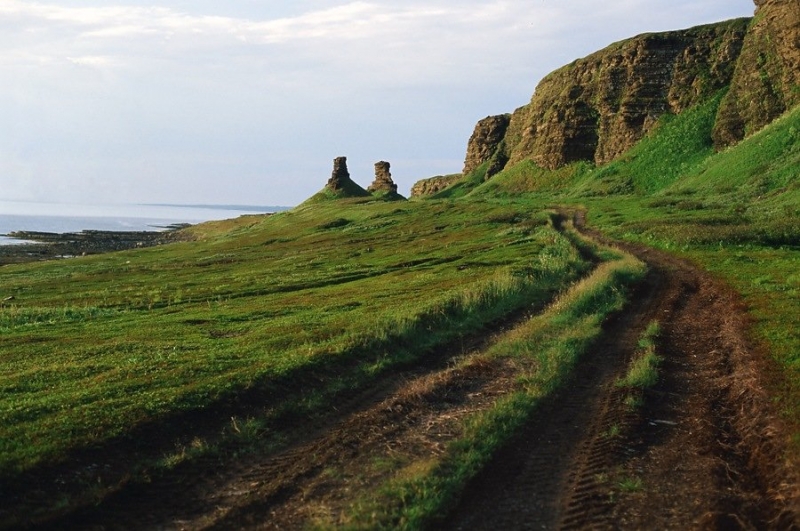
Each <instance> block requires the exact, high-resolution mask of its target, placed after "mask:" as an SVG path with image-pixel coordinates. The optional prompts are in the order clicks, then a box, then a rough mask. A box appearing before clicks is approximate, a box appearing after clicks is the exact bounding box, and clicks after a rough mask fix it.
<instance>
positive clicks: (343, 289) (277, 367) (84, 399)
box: [0, 199, 589, 474]
mask: <svg viewBox="0 0 800 531" xmlns="http://www.w3.org/2000/svg"><path fill="white" fill-rule="evenodd" d="M190 232H191V233H192V234H193V235H194V237H195V238H196V240H195V241H192V242H186V243H179V244H173V245H165V246H161V247H155V248H149V249H141V250H136V251H128V252H120V253H111V254H105V255H97V256H88V257H82V258H75V259H69V260H62V261H54V262H47V263H39V264H28V265H20V266H8V267H3V268H2V269H0V286H2V293H0V295H2V298H5V297H10V296H13V297H14V298H13V300H10V301H7V302H5V303H4V305H3V306H2V307H0V341H2V345H3V347H2V350H1V351H0V357H2V363H0V391H1V392H0V456H1V457H0V471H2V472H3V473H5V474H14V473H16V472H19V471H23V470H26V469H29V468H30V467H33V466H36V465H37V464H42V463H46V462H52V461H58V460H59V459H61V458H63V457H64V456H65V455H67V453H68V452H69V451H70V450H71V449H75V448H81V447H85V446H90V445H96V444H99V443H102V442H103V441H105V440H108V439H109V438H112V437H115V436H120V435H122V436H124V435H125V434H126V433H128V432H130V430H134V429H135V428H136V427H137V426H139V425H141V424H142V423H152V422H158V421H159V419H162V418H168V417H169V415H171V414H174V413H175V412H176V411H186V410H194V409H200V408H203V407H206V406H208V405H209V404H213V403H214V402H215V401H218V400H222V399H225V398H229V397H231V396H234V395H235V394H236V393H238V392H240V391H241V390H242V389H245V388H249V387H254V386H255V387H258V386H268V385H269V384H270V382H273V381H276V380H281V381H283V382H286V381H289V382H291V379H292V378H293V377H295V376H297V375H302V374H303V373H304V371H306V372H307V371H310V370H312V369H313V368H314V367H315V366H319V365H320V364H331V363H334V364H335V363H340V362H341V363H343V364H346V365H347V366H348V367H350V366H352V367H355V368H354V369H353V370H354V371H355V372H357V373H358V375H360V376H357V377H355V379H354V380H353V379H351V380H350V384H353V383H354V382H355V384H358V378H361V379H362V380H368V379H369V378H371V377H374V375H376V374H378V373H380V372H381V371H382V370H385V369H386V368H387V367H391V366H393V365H396V364H399V363H409V362H412V361H413V360H415V359H419V358H420V357H422V356H425V355H426V353H428V352H430V350H431V349H432V348H433V347H435V346H436V345H437V344H441V343H443V342H447V341H451V340H453V339H455V338H458V337H460V336H463V335H466V334H470V333H474V332H475V331H476V330H479V329H480V328H481V327H482V326H485V325H487V324H488V323H490V322H492V321H495V320H497V319H499V318H502V317H503V316H504V315H506V314H508V313H509V312H511V311H513V310H515V309H519V308H526V307H530V306H531V305H539V306H541V305H543V304H544V303H545V302H546V301H547V300H549V299H550V297H552V296H553V295H554V294H555V293H556V292H557V291H559V290H560V289H562V288H564V287H565V286H566V285H568V284H569V283H570V282H571V281H573V280H574V279H576V278H577V277H579V276H580V275H581V274H583V272H585V271H586V270H587V269H588V267H589V264H587V263H586V262H585V261H584V260H583V259H582V258H581V257H580V254H579V253H578V252H577V250H576V249H575V248H574V246H573V245H572V244H571V243H570V241H569V240H568V239H567V238H566V237H564V236H563V235H561V234H560V233H559V232H557V231H556V230H554V229H553V228H552V226H550V224H549V217H548V215H547V213H545V212H544V211H542V210H533V209H531V208H528V206H527V205H524V204H516V203H512V202H495V201H483V200H474V201H462V202H452V201H432V202H413V203H412V202H385V201H371V200H367V199H349V200H339V201H332V202H321V203H316V204H309V205H305V206H302V207H299V208H297V209H295V210H293V211H289V212H284V213H280V214H275V215H273V216H248V217H242V218H239V219H238V220H233V221H225V222H216V223H208V224H204V225H199V226H196V227H194V228H192V229H190ZM324 385H325V382H320V386H324Z"/></svg>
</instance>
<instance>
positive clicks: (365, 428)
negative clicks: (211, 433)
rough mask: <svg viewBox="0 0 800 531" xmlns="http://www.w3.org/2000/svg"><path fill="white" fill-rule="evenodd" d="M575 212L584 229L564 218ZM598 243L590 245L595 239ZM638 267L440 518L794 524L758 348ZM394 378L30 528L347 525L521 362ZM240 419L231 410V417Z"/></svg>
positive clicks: (703, 285)
mask: <svg viewBox="0 0 800 531" xmlns="http://www.w3.org/2000/svg"><path fill="white" fill-rule="evenodd" d="M577 221H579V222H580V221H582V220H581V219H578V220H577ZM595 237H599V236H598V235H595ZM630 250H632V251H633V252H635V253H636V254H637V255H638V256H640V258H642V259H644V260H645V261H647V263H648V264H649V265H650V268H651V270H650V273H649V275H648V277H647V279H646V281H645V282H643V283H642V285H641V286H640V287H639V288H638V291H637V292H636V294H635V297H634V300H633V303H632V304H631V306H630V307H629V308H628V309H627V310H626V311H625V312H624V313H623V314H621V315H619V316H618V317H617V318H616V319H614V320H613V321H612V322H610V323H608V324H607V327H606V329H605V333H604V338H603V340H602V341H601V342H599V343H598V344H597V345H596V346H595V348H594V349H593V351H592V352H591V353H590V355H588V356H586V357H585V358H584V361H582V362H581V364H580V365H579V366H578V367H577V369H576V371H575V373H574V375H573V376H572V378H571V380H570V382H569V383H568V384H567V385H566V386H564V387H563V389H562V390H561V391H560V392H559V393H557V394H556V396H553V397H551V398H550V399H548V400H547V402H546V403H545V404H544V405H543V406H542V407H541V408H539V410H538V411H537V413H535V414H534V416H533V418H531V419H530V421H529V422H528V423H527V425H526V427H525V428H524V430H522V432H521V433H520V434H519V435H518V436H517V437H516V438H515V439H514V440H513V441H512V442H511V443H510V444H509V445H508V446H507V447H506V448H504V449H503V450H502V451H501V452H500V453H499V454H498V455H497V456H496V458H495V459H494V461H493V462H492V463H491V464H490V465H489V466H488V467H487V468H486V469H485V470H484V472H482V473H481V474H480V475H479V476H478V477H477V478H475V480H474V481H473V482H472V483H471V484H470V485H469V486H468V488H467V490H466V492H465V493H464V494H463V496H462V498H461V501H460V503H459V504H458V505H457V506H456V507H454V509H453V511H452V512H451V514H449V515H442V522H441V524H440V525H439V524H437V527H439V526H441V527H445V528H449V529H470V530H471V529H555V528H558V529H584V528H592V529H594V528H607V529H612V528H613V529H617V528H622V529H790V528H793V526H794V527H798V526H800V520H799V519H798V514H800V508H798V505H797V503H798V499H800V498H798V494H797V485H798V483H797V482H796V481H795V476H794V475H792V471H788V470H786V469H784V468H782V465H781V463H780V460H779V459H778V456H779V455H781V453H780V452H781V450H782V446H781V445H782V439H781V434H782V433H783V431H782V428H781V426H780V425H778V424H777V423H776V421H775V420H774V419H775V418H776V417H775V415H773V414H772V412H771V410H770V404H769V400H768V397H767V396H766V394H765V393H764V392H763V390H762V389H763V386H762V382H761V381H760V379H759V378H760V376H759V375H760V374H762V369H763V367H762V365H763V363H764V361H763V358H764V357H763V356H762V355H761V354H760V353H759V352H758V351H757V350H756V349H754V348H753V347H752V346H751V345H750V344H749V343H748V342H747V341H746V336H745V332H744V331H745V330H746V329H747V326H746V325H747V321H746V318H745V317H744V312H743V310H742V308H741V307H740V306H739V304H738V303H737V299H736V297H735V296H734V295H733V294H732V293H731V292H730V291H729V290H727V289H726V288H724V287H722V286H721V285H720V284H719V283H718V282H716V281H714V280H713V279H712V278H710V277H709V276H708V275H706V274H705V273H703V272H701V271H699V270H698V269H696V268H694V267H692V265H691V264H688V263H686V262H683V261H680V260H678V259H675V258H673V257H671V256H669V255H667V254H664V253H660V252H656V251H653V250H650V249H646V248H638V247H632V248H631V249H630ZM653 319H657V320H658V321H659V322H660V323H661V327H662V336H661V338H660V340H659V346H658V348H659V352H660V354H661V355H662V356H663V357H664V362H663V364H662V366H661V374H662V378H661V380H660V382H659V384H658V385H657V387H656V388H655V389H653V390H651V391H649V392H647V393H646V394H645V395H644V396H643V397H641V398H642V401H643V403H644V405H643V406H642V407H640V408H638V409H631V408H630V407H628V406H626V405H625V404H624V392H623V391H621V390H619V389H618V388H617V387H615V386H614V382H615V380H616V379H617V378H618V377H619V376H620V375H621V374H622V373H623V372H624V371H625V368H626V365H627V362H628V361H629V360H630V358H631V357H632V356H633V354H634V352H635V350H636V343H637V340H638V338H639V337H640V335H641V333H642V331H643V329H644V328H645V326H646V325H647V323H648V322H650V321H651V320H653ZM504 333H513V330H510V331H508V332H505V331H503V330H499V331H497V332H496V334H494V335H492V336H491V337H487V338H485V339H484V341H482V342H479V343H476V344H474V345H472V346H471V347H470V348H469V349H466V350H463V349H452V350H451V351H448V352H445V353H442V354H441V358H442V359H443V360H445V362H446V361H447V360H448V359H449V360H451V361H450V363H435V364H430V365H429V366H427V367H422V368H420V369H417V370H415V371H413V372H412V371H407V372H403V373H398V374H396V375H395V376H394V377H393V378H390V379H389V380H386V381H382V382H381V383H380V384H379V385H378V387H376V388H375V389H372V390H368V391H367V392H364V393H361V394H359V395H357V396H355V397H353V398H352V399H351V400H349V401H348V402H346V403H342V404H339V405H338V407H337V408H333V410H332V411H331V412H330V415H329V416H328V418H327V419H325V420H324V422H318V423H316V424H314V425H311V426H304V425H303V422H296V423H295V424H294V425H293V426H290V427H289V428H287V435H286V436H287V437H288V438H289V439H291V440H296V441H297V442H294V443H292V444H289V445H288V446H286V447H285V448H284V449H283V450H281V451H279V452H277V453H275V452H271V453H270V452H267V451H264V452H262V453H258V452H256V453H253V452H250V453H247V454H246V455H245V456H244V457H236V456H232V457H228V458H225V459H222V458H220V459H219V460H216V459H215V460H206V461H204V462H202V463H197V464H193V465H192V467H191V468H190V469H189V470H185V469H179V471H178V472H176V474H175V475H174V476H170V477H162V478H154V479H153V481H152V482H150V483H147V484H136V485H128V486H125V487H124V488H121V489H120V491H119V493H118V494H117V495H115V496H110V497H108V498H107V499H106V500H105V501H103V502H102V503H100V504H98V505H97V506H89V507H84V508H82V509H80V510H75V511H72V512H65V513H61V514H60V515H54V516H51V517H44V518H41V519H39V520H37V522H35V523H34V524H31V526H32V527H36V526H40V527H47V528H80V529H208V528H211V529H215V528H216V529H232V528H237V529H239V528H243V529H250V528H253V529H256V528H257V529H299V528H304V527H307V526H309V525H314V524H318V525H322V526H336V525H341V524H346V523H347V520H346V517H345V516H344V515H345V510H346V509H349V508H350V506H351V503H352V501H353V500H354V499H355V498H357V497H358V495H359V494H360V493H364V492H368V491H369V490H370V489H372V488H373V487H374V486H375V485H376V484H377V483H379V482H380V481H381V480H383V479H385V478H386V477H388V476H389V475H393V474H396V473H397V472H398V470H400V471H402V470H403V469H406V468H407V469H415V468H419V467H424V465H425V463H426V462H428V461H429V460H430V458H432V457H434V456H436V455H438V454H440V453H441V452H442V451H443V449H444V447H445V445H446V443H447V441H449V440H451V439H453V438H454V437H455V436H457V435H458V434H459V432H460V429H461V428H460V425H461V422H462V420H463V419H464V418H465V417H467V416H468V415H470V414H472V413H474V412H475V411H478V410H481V409H484V408H487V407H489V406H490V405H491V404H492V403H493V402H494V401H495V400H496V398H497V396H499V395H502V394H504V393H506V392H508V391H509V390H510V389H512V388H513V387H514V381H515V379H514V375H515V372H516V370H517V369H518V367H515V366H514V365H513V363H512V362H509V361H505V362H490V361H486V360H485V359H484V358H482V357H481V356H480V353H481V351H482V349H485V348H486V346H487V345H488V344H489V343H491V342H492V341H495V340H497V339H498V338H499V337H501V336H502V334H504ZM240 418H243V417H240Z"/></svg>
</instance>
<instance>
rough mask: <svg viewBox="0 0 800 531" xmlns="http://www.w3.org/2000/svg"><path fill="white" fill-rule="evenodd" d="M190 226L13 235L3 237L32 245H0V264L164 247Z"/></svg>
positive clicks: (12, 233)
mask: <svg viewBox="0 0 800 531" xmlns="http://www.w3.org/2000/svg"><path fill="white" fill-rule="evenodd" d="M187 226H188V225H186V224H176V225H170V226H168V227H166V228H165V229H166V230H163V231H103V230H84V231H81V232H66V233H63V234H59V233H55V232H37V231H16V232H10V233H8V234H5V235H4V236H8V237H9V238H15V239H17V240H24V241H26V242H30V243H16V244H12V245H0V265H6V264H18V263H23V262H34V261H38V260H52V259H56V258H71V257H75V256H84V255H89V254H98V253H105V252H109V251H122V250H125V249H135V248H140V247H151V246H154V245H161V244H164V243H169V242H174V241H178V240H180V239H181V233H180V229H182V228H185V227H187Z"/></svg>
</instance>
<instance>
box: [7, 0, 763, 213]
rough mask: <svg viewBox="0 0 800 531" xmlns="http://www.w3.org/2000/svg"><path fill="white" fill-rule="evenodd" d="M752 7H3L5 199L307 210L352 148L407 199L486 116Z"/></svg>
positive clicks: (237, 1)
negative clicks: (628, 50) (608, 49)
mask: <svg viewBox="0 0 800 531" xmlns="http://www.w3.org/2000/svg"><path fill="white" fill-rule="evenodd" d="M753 10H754V6H753V3H752V1H751V0H693V1H687V0H607V1H605V2H596V1H594V0H559V1H558V2H556V1H553V0H527V1H522V0H497V1H480V0H462V1H459V2H455V1H453V0H449V1H441V0H439V1H436V0H425V1H424V2H423V1H416V0H411V1H407V2H402V3H400V2H388V1H385V0H374V1H352V2H346V1H313V0H306V1H296V2H291V3H289V2H273V1H259V0H228V1H226V2H219V1H210V0H202V1H196V0H150V1H127V2H125V1H120V2H114V1H110V2H109V1H102V2H101V1H96V0H60V1H59V2H48V1H46V0H44V1H41V2H38V1H37V2H28V1H19V0H0V76H2V80H3V81H2V83H0V200H20V201H25V200H28V201H66V202H76V203H114V202H120V203H137V202H147V203H154V202H159V203H245V204H263V205H294V204H297V203H299V202H301V201H302V200H304V199H305V198H307V197H309V196H310V195H312V194H313V193H315V192H316V191H318V190H319V189H321V188H322V186H324V184H325V181H326V180H327V179H328V177H329V176H330V172H331V169H332V160H333V158H334V157H336V156H339V155H344V156H347V157H348V166H349V168H350V173H351V176H352V177H353V179H355V180H356V181H357V182H359V183H360V184H362V185H363V186H365V187H366V186H367V185H368V184H369V183H370V182H371V181H372V179H373V164H374V163H375V162H376V161H378V160H388V161H389V162H391V164H392V168H391V171H392V175H393V178H394V179H395V181H396V182H397V183H398V185H399V187H400V191H401V193H404V194H407V193H408V190H409V188H410V187H411V185H412V184H413V183H414V182H415V181H416V180H418V179H421V178H425V177H429V176H432V175H437V174H444V173H455V172H458V171H460V170H461V168H462V166H463V158H464V152H465V149H466V142H467V139H468V138H469V135H470V134H471V132H472V127H473V126H474V124H475V122H476V121H477V120H479V119H480V118H483V117H484V116H486V115H489V114H497V113H502V112H510V111H513V110H514V109H515V108H516V107H518V106H520V105H523V104H525V103H527V101H528V100H529V99H530V96H531V94H532V93H533V89H534V88H535V86H536V84H537V83H538V81H539V80H540V79H541V78H542V77H543V76H544V75H546V74H547V73H548V72H550V71H552V70H553V69H555V68H557V67H559V66H561V65H563V64H566V63H568V62H570V61H572V60H574V59H576V58H578V57H582V56H584V55H587V54H589V53H591V52H593V51H595V50H598V49H600V48H603V47H605V46H606V45H608V44H610V43H612V42H614V41H617V40H620V39H623V38H627V37H631V36H633V35H636V34H639V33H643V32H649V31H662V30H669V29H680V28H685V27H689V26H694V25H698V24H703V23H708V22H714V21H719V20H725V19H729V18H735V17H740V16H750V15H752V13H753Z"/></svg>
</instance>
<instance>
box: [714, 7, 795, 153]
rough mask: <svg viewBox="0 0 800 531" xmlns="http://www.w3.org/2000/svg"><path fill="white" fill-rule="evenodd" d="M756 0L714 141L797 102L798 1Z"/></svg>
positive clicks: (724, 142) (740, 134)
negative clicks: (754, 12)
mask: <svg viewBox="0 0 800 531" xmlns="http://www.w3.org/2000/svg"><path fill="white" fill-rule="evenodd" d="M756 6H757V9H756V16H755V18H754V19H753V23H752V24H751V26H750V30H749V31H748V33H747V36H746V37H745V40H744V46H743V49H742V52H741V57H740V59H739V61H738V64H737V67H736V72H735V74H734V76H733V80H732V81H731V88H730V91H729V92H728V94H727V95H726V96H725V99H724V100H723V101H722V105H721V106H720V110H719V114H718V116H717V123H716V125H715V127H714V133H713V137H714V143H715V145H716V146H717V147H724V146H729V145H732V144H735V143H737V142H739V141H740V140H742V139H743V138H745V137H746V136H749V135H750V134H752V133H754V132H756V131H758V130H759V129H761V128H762V127H764V126H765V125H767V124H769V123H770V122H771V121H772V120H774V119H775V118H777V117H778V116H780V115H781V114H783V113H784V112H785V111H787V110H789V109H791V108H792V107H794V106H795V105H798V104H800V2H798V1H797V0H756Z"/></svg>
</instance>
